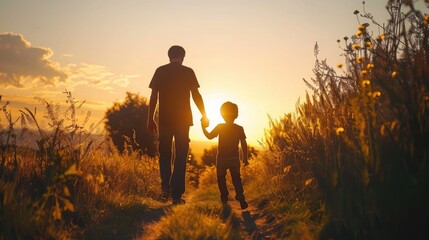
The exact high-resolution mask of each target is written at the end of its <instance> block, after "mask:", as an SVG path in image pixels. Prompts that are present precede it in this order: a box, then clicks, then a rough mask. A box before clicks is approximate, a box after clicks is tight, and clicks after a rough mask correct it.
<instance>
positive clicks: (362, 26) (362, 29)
mask: <svg viewBox="0 0 429 240" xmlns="http://www.w3.org/2000/svg"><path fill="white" fill-rule="evenodd" d="M358 29H359V30H360V31H364V30H365V29H366V26H365V25H364V24H362V25H359V27H358Z"/></svg>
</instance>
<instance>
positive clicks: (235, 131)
mask: <svg viewBox="0 0 429 240" xmlns="http://www.w3.org/2000/svg"><path fill="white" fill-rule="evenodd" d="M212 132H213V133H214V134H215V135H216V136H219V143H218V153H217V157H218V159H223V158H239V153H238V144H239V142H240V139H245V138H246V134H244V129H243V127H242V126H240V125H237V124H235V123H234V124H226V123H221V124H218V125H217V126H216V127H215V128H214V129H213V131H212Z"/></svg>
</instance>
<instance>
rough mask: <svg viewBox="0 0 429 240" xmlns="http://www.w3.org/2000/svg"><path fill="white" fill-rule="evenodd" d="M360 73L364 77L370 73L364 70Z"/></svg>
mask: <svg viewBox="0 0 429 240" xmlns="http://www.w3.org/2000/svg"><path fill="white" fill-rule="evenodd" d="M360 73H361V74H362V76H365V75H366V74H367V73H368V71H367V70H365V69H364V70H362V71H361V72H360Z"/></svg>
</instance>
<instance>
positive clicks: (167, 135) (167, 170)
mask: <svg viewBox="0 0 429 240" xmlns="http://www.w3.org/2000/svg"><path fill="white" fill-rule="evenodd" d="M172 139H173V133H172V131H171V129H170V128H169V127H164V126H160V127H159V171H160V175H161V188H162V193H163V194H162V196H164V195H165V196H164V197H167V198H168V195H169V194H170V191H171V187H170V178H171V142H172Z"/></svg>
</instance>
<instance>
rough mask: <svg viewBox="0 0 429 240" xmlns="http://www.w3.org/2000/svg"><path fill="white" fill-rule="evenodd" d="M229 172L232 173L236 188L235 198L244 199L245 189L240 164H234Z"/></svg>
mask: <svg viewBox="0 0 429 240" xmlns="http://www.w3.org/2000/svg"><path fill="white" fill-rule="evenodd" d="M229 172H230V173H231V179H232V184H233V185H234V189H235V194H236V195H235V199H236V200H240V199H244V194H243V193H244V189H243V184H242V182H241V174H240V165H238V166H236V165H234V166H232V167H231V168H230V169H229Z"/></svg>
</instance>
